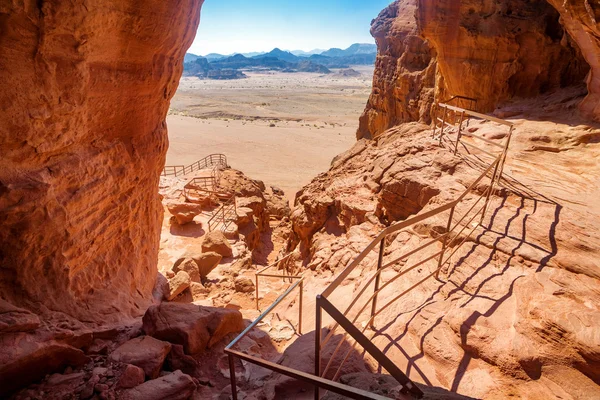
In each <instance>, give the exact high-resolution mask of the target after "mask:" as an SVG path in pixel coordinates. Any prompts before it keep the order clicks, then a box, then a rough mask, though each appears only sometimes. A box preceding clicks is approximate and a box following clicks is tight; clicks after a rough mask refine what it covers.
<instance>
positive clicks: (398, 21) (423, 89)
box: [357, 0, 436, 139]
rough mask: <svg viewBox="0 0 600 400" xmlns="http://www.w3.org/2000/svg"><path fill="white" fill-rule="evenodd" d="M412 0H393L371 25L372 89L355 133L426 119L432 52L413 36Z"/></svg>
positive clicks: (430, 95)
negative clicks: (374, 55)
mask: <svg viewBox="0 0 600 400" xmlns="http://www.w3.org/2000/svg"><path fill="white" fill-rule="evenodd" d="M417 4H418V0H406V1H397V2H395V3H393V4H391V5H390V6H389V7H387V8H386V9H385V10H383V11H382V12H381V13H380V14H379V17H377V19H375V20H374V21H373V24H372V26H371V34H372V35H373V37H374V38H375V41H376V42H377V47H378V53H379V54H378V56H377V61H376V66H375V74H374V77H373V92H372V94H371V97H370V98H369V102H368V103H367V108H366V110H365V112H364V113H363V115H362V116H361V117H360V125H359V129H358V133H357V138H358V139H361V138H370V137H373V136H376V135H378V134H380V133H382V132H383V131H385V130H387V129H388V128H391V127H392V126H395V125H398V124H400V123H402V122H408V121H422V122H429V109H430V108H431V105H432V104H433V88H434V86H435V66H436V63H435V52H434V51H433V50H432V48H431V47H430V46H429V44H428V42H427V41H425V40H423V39H422V38H421V37H420V36H419V29H418V27H417V21H416V18H415V12H416V9H417Z"/></svg>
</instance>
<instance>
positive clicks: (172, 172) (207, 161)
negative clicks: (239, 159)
mask: <svg viewBox="0 0 600 400" xmlns="http://www.w3.org/2000/svg"><path fill="white" fill-rule="evenodd" d="M213 166H220V167H222V168H227V167H228V164H227V157H226V156H225V154H211V155H208V156H206V157H204V158H203V159H201V160H198V161H196V162H194V163H192V164H190V165H166V166H165V167H164V169H163V172H162V174H161V176H175V177H177V176H184V175H188V174H191V173H192V172H195V171H200V170H203V169H207V168H209V167H213Z"/></svg>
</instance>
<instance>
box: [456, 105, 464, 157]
mask: <svg viewBox="0 0 600 400" xmlns="http://www.w3.org/2000/svg"><path fill="white" fill-rule="evenodd" d="M464 119H465V112H464V111H463V112H462V113H461V114H460V124H459V125H458V134H457V135H456V145H455V146H454V155H456V153H458V143H459V142H460V135H461V133H462V124H463V120H464Z"/></svg>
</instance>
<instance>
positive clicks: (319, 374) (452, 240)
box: [225, 104, 513, 400]
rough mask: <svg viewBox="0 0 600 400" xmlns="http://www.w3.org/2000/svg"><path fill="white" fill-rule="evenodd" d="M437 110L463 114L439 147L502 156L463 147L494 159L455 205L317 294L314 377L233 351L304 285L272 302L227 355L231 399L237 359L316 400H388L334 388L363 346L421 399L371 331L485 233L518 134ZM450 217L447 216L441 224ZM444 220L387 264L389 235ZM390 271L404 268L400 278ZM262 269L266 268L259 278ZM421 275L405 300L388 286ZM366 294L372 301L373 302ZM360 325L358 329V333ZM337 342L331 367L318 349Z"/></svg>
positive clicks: (396, 228)
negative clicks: (451, 141)
mask: <svg viewBox="0 0 600 400" xmlns="http://www.w3.org/2000/svg"><path fill="white" fill-rule="evenodd" d="M437 109H438V110H445V111H444V112H448V110H450V111H452V112H454V113H458V115H460V116H461V118H460V119H459V120H458V125H455V124H450V123H448V125H444V123H443V124H442V126H441V129H440V131H439V132H438V135H439V136H438V137H437V139H439V141H440V145H442V141H443V139H444V138H445V137H448V136H449V135H451V134H452V133H457V138H456V141H455V146H454V152H455V153H456V152H457V151H458V144H459V143H463V144H464V142H465V140H464V138H465V137H468V138H469V139H473V140H481V141H483V142H484V143H486V144H488V145H491V146H493V147H495V148H496V147H497V148H499V149H501V152H500V153H498V154H494V153H492V151H488V150H485V149H480V148H478V147H475V146H474V145H472V144H471V143H468V144H469V146H466V147H469V148H474V149H477V150H481V151H482V152H484V153H485V154H487V155H491V156H493V157H494V159H493V161H492V162H490V163H489V164H488V165H487V167H486V168H485V169H484V171H483V172H482V173H481V174H480V175H479V176H478V177H477V178H476V179H475V180H474V181H473V182H472V183H471V184H470V185H469V187H468V188H467V189H466V190H465V191H464V192H463V193H462V194H461V195H460V196H459V197H458V198H457V199H456V200H454V201H451V202H449V203H447V204H444V205H442V206H439V207H437V208H434V209H432V210H429V211H426V212H424V213H422V214H420V215H417V216H415V217H412V218H410V219H407V220H405V221H402V222H399V223H396V224H394V225H391V226H389V227H388V228H386V229H384V230H383V231H382V232H381V233H380V234H379V235H378V236H377V237H376V238H375V239H374V240H373V241H371V242H370V244H369V245H368V246H367V247H366V248H365V249H364V250H363V251H362V252H361V253H360V254H359V255H358V256H357V257H356V258H355V259H354V260H353V261H352V262H351V263H350V264H349V265H348V266H347V267H346V268H344V270H343V271H342V272H341V273H340V274H339V275H338V276H337V277H336V278H335V279H334V280H333V282H332V283H331V284H330V285H329V286H328V287H327V288H326V289H325V290H324V291H323V292H322V293H321V294H319V295H317V297H316V306H315V307H316V308H315V357H314V359H315V365H314V367H315V370H314V375H311V374H307V373H305V372H302V371H298V370H294V369H290V368H288V367H285V366H282V365H279V364H276V363H272V362H270V361H266V360H261V359H258V358H256V357H252V356H249V355H247V354H244V353H241V352H239V351H236V350H234V349H233V347H234V346H235V344H236V343H237V342H238V341H239V340H241V338H242V337H243V336H244V335H245V334H247V333H248V332H249V331H250V329H252V328H254V327H256V326H257V325H258V323H259V322H260V321H261V320H262V319H263V318H264V317H265V316H266V314H268V313H269V312H271V311H272V310H273V308H275V307H276V306H277V305H278V304H279V303H281V301H282V300H283V299H284V298H286V297H287V296H288V295H289V294H290V293H291V291H292V290H293V289H294V288H296V287H298V286H299V285H300V282H302V279H301V280H300V281H297V282H296V283H294V284H293V285H292V286H290V288H289V289H288V290H287V291H286V292H285V293H284V294H282V295H281V296H280V297H279V298H278V299H277V300H276V301H275V303H273V304H272V305H271V306H270V307H269V308H268V309H267V310H266V311H265V312H264V313H263V314H261V316H260V317H259V318H258V319H257V321H255V322H254V323H253V324H251V325H250V326H249V327H248V328H247V329H246V330H245V331H244V332H243V333H242V334H241V335H240V336H239V337H238V338H236V340H234V341H233V342H232V343H231V344H230V345H229V346H227V348H226V349H225V352H226V353H227V354H228V356H229V362H230V366H231V368H232V370H231V384H232V393H233V399H234V400H236V399H237V389H236V377H235V370H234V368H233V366H234V359H233V358H234V357H239V358H241V359H244V360H246V361H248V362H251V363H254V364H257V365H259V366H262V367H264V368H267V369H270V370H272V371H275V372H277V373H280V374H283V375H287V376H290V377H292V378H295V379H298V380H301V381H304V382H308V383H310V384H312V385H314V388H315V390H314V396H315V399H316V400H318V399H320V397H321V389H323V390H327V391H331V392H334V393H337V394H342V395H344V396H347V397H350V398H353V399H386V397H383V396H381V395H378V394H375V393H370V392H366V391H363V390H359V389H356V388H353V387H351V386H348V385H345V384H342V383H340V382H337V380H338V379H339V378H340V374H341V372H342V367H343V365H344V363H345V362H346V360H347V359H348V356H349V354H350V352H351V351H352V350H353V349H354V345H359V346H361V347H362V348H363V349H364V351H365V352H366V353H368V354H369V355H370V356H371V357H372V358H373V359H374V360H375V361H376V362H377V363H379V365H380V366H381V367H383V368H384V369H385V370H387V372H388V373H389V374H390V375H392V376H393V377H394V378H395V379H396V380H397V381H398V383H399V384H400V385H401V386H402V392H403V393H404V394H405V395H407V396H411V397H413V398H420V397H422V396H423V391H422V390H421V389H420V388H419V387H418V386H417V385H416V384H415V383H414V382H413V381H412V380H411V379H409V377H408V376H407V375H406V374H405V373H404V372H402V371H401V370H400V368H399V367H398V366H397V365H396V364H395V363H394V362H393V361H391V360H390V359H389V358H388V357H387V356H386V355H385V354H384V353H383V352H382V351H381V350H380V349H379V348H377V346H376V345H375V344H374V343H373V341H372V339H373V337H374V336H375V333H373V334H372V335H371V337H369V336H367V332H366V331H367V329H369V328H371V329H373V330H375V326H374V325H375V318H376V317H377V316H381V315H382V314H383V312H384V311H385V310H387V309H389V308H390V307H391V306H392V305H393V304H396V303H397V302H398V301H399V300H400V299H401V298H402V297H403V296H405V295H406V294H408V293H409V292H411V291H412V290H414V289H415V288H417V287H418V286H420V285H422V284H424V283H425V282H426V281H428V280H430V279H432V278H435V279H437V280H441V279H440V276H439V275H440V271H441V270H442V268H443V267H444V266H445V265H446V264H449V263H450V262H451V259H452V257H453V255H454V254H455V253H456V252H457V251H458V249H460V248H461V246H462V245H463V244H464V243H465V242H466V241H467V240H468V239H469V238H470V237H471V236H472V235H473V233H474V232H475V231H476V230H477V229H478V228H483V229H485V227H484V226H483V221H484V219H485V215H486V210H487V209H488V205H489V201H490V196H491V195H492V194H493V193H495V188H496V186H497V185H498V184H499V182H500V179H501V176H502V173H503V168H504V162H505V160H506V153H507V152H508V146H509V143H510V139H511V136H512V132H513V125H512V124H511V123H510V122H507V121H503V120H499V119H497V118H494V117H491V116H487V115H484V114H479V113H477V112H475V111H471V110H466V109H462V108H458V107H454V106H450V105H447V104H439V105H438V107H437ZM436 118H437V116H436ZM466 118H477V119H483V120H486V121H492V122H495V123H498V124H500V126H502V127H507V128H508V132H507V135H506V136H505V142H504V143H503V144H501V145H500V144H498V143H496V142H493V141H491V140H489V139H487V138H484V137H480V136H477V135H473V134H468V135H467V134H466V133H465V132H463V129H462V125H463V123H464V122H465V120H466ZM447 126H450V127H451V128H453V129H454V130H445V128H446V127H447ZM433 129H434V137H435V134H436V132H435V131H436V130H437V123H434V128H433ZM487 179H489V184H488V185H487V187H486V188H484V189H483V190H481V186H485V185H484V182H483V181H484V180H487ZM471 194H474V196H470V195H471ZM482 202H483V204H482ZM446 213H447V217H443V216H444V215H445V214H446ZM440 217H443V218H442V221H445V229H443V230H442V231H440V232H435V231H433V230H432V231H431V232H430V236H431V239H427V240H426V241H425V243H423V244H420V245H419V246H418V247H416V248H414V249H412V250H410V251H407V252H405V253H404V254H402V255H400V256H396V255H395V253H393V254H394V258H393V259H392V260H385V253H386V244H387V243H388V238H390V237H391V236H392V235H394V236H396V235H397V234H398V233H399V232H401V231H406V230H408V229H412V228H414V227H415V226H416V225H417V224H421V223H423V222H424V221H426V220H431V219H434V218H437V219H439V218H440ZM446 218H447V219H446ZM476 218H480V219H479V221H477V222H475V220H476ZM469 228H470V229H469ZM466 232H468V233H466ZM374 250H378V253H377V257H376V259H377V263H376V268H375V271H374V272H373V273H372V275H371V276H370V277H368V278H367V277H365V278H361V279H366V281H365V283H364V284H362V288H360V289H359V290H358V291H357V292H356V293H352V300H351V301H350V304H349V305H348V306H347V307H345V308H344V311H341V310H340V308H338V307H336V306H335V305H334V303H335V299H334V298H333V296H332V295H333V294H334V292H335V291H336V290H337V289H338V288H339V287H341V286H344V283H345V282H346V281H347V280H348V279H349V278H352V276H351V275H352V272H353V271H355V270H356V269H357V268H358V266H359V265H362V264H363V261H366V262H368V261H369V258H368V257H370V256H371V252H373V251H374ZM448 253H449V254H448ZM415 257H420V259H418V260H417V261H414V262H411V265H410V266H408V267H406V266H405V265H404V264H406V263H407V262H408V261H409V260H410V261H412V259H413V258H415ZM269 267H271V266H269ZM269 267H267V268H269ZM393 267H396V268H398V267H400V271H398V270H397V269H396V268H393ZM367 269H368V266H367V267H366V268H364V269H363V272H364V271H366V270H367ZM264 270H265V269H263V270H262V271H264ZM262 271H260V272H262ZM423 271H425V272H424V273H423V274H422V275H420V276H418V278H417V279H416V282H415V283H414V284H412V285H410V286H409V287H407V288H404V290H401V291H400V293H396V291H397V288H396V287H394V286H391V285H392V283H394V282H398V283H400V281H399V279H400V278H401V277H405V276H406V275H407V274H409V273H411V272H416V273H417V274H421V273H422V272H423ZM384 272H390V273H392V274H393V276H387V281H386V282H383V281H382V275H383V273H384ZM388 275H389V274H388ZM280 277H281V276H280ZM369 288H371V289H372V291H369ZM385 289H392V290H393V292H392V294H391V299H389V300H387V301H386V302H385V303H384V304H383V305H382V306H379V305H378V297H379V296H380V295H381V293H382V291H384V290H385ZM366 293H372V294H370V295H369V294H366ZM365 294H366V295H365ZM257 297H258V296H257ZM342 297H344V296H342ZM361 300H362V301H361ZM343 301H345V302H346V303H347V298H343ZM359 301H360V307H356V308H355V306H357V305H358V304H359ZM344 306H345V304H344ZM323 313H326V314H327V315H329V316H330V317H331V318H332V319H333V321H334V324H333V327H332V328H331V329H330V330H329V333H328V334H326V335H325V337H324V338H322V337H321V336H322V327H323V316H324V315H323ZM361 317H362V320H361ZM357 324H358V325H359V326H357ZM338 330H342V332H341V333H342V335H336V334H335V333H336V331H338ZM348 336H349V337H350V338H351V339H353V340H354V345H352V346H350V350H349V351H348V352H347V353H346V354H345V355H344V357H343V358H342V361H341V363H339V364H340V365H339V366H338V368H337V371H336V372H335V374H333V378H332V379H326V378H325V376H326V375H327V373H328V372H329V371H330V369H331V368H332V360H334V358H335V356H336V355H337V353H338V352H339V350H340V349H341V346H342V343H343V342H344V341H345V340H346V338H347V337H348ZM337 337H339V338H340V342H339V343H338V344H337V346H336V348H335V350H334V352H333V353H332V354H331V356H330V357H329V360H322V357H321V350H322V349H323V348H324V346H325V345H326V344H327V343H328V342H329V341H331V340H334V338H337ZM324 361H325V362H324ZM329 376H331V374H329Z"/></svg>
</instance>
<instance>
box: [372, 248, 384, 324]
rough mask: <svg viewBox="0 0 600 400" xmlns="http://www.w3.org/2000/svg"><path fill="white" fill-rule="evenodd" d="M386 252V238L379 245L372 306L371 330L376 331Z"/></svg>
mask: <svg viewBox="0 0 600 400" xmlns="http://www.w3.org/2000/svg"><path fill="white" fill-rule="evenodd" d="M384 250H385V237H384V238H383V239H381V244H380V245H379V257H378V259H377V277H375V289H374V290H375V291H374V296H373V304H372V305H371V328H372V329H375V313H376V312H377V292H378V291H379V281H380V280H381V266H382V265H383V252H384Z"/></svg>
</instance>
